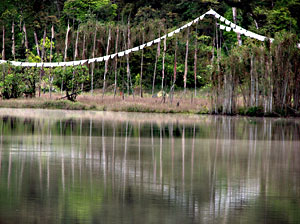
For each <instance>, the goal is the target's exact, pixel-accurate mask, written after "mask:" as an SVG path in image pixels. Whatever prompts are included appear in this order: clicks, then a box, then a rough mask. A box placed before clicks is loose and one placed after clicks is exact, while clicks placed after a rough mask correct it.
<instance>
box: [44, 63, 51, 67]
mask: <svg viewBox="0 0 300 224" xmlns="http://www.w3.org/2000/svg"><path fill="white" fill-rule="evenodd" d="M51 64H52V63H44V67H45V68H49V67H51Z"/></svg>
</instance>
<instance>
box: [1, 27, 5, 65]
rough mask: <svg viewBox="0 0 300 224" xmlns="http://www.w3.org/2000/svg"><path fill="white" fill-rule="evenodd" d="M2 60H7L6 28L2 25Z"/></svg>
mask: <svg viewBox="0 0 300 224" xmlns="http://www.w3.org/2000/svg"><path fill="white" fill-rule="evenodd" d="M2 60H5V27H4V25H2Z"/></svg>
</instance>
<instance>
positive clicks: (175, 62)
mask: <svg viewBox="0 0 300 224" xmlns="http://www.w3.org/2000/svg"><path fill="white" fill-rule="evenodd" d="M177 47H178V43H177V36H176V41H175V53H174V73H173V75H174V76H173V84H172V87H171V91H170V92H171V95H170V101H171V104H172V102H173V97H174V88H175V82H176V76H177Z"/></svg>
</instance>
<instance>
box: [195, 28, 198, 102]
mask: <svg viewBox="0 0 300 224" xmlns="http://www.w3.org/2000/svg"><path fill="white" fill-rule="evenodd" d="M197 35H198V24H197V26H196V39H195V54H194V82H195V97H196V96H197V55H198V39H197Z"/></svg>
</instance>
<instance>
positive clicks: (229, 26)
mask: <svg viewBox="0 0 300 224" xmlns="http://www.w3.org/2000/svg"><path fill="white" fill-rule="evenodd" d="M206 15H212V16H214V17H215V18H216V19H218V20H219V21H220V22H222V23H225V24H226V25H227V26H225V25H221V24H218V25H219V28H220V29H221V30H225V31H227V32H230V31H233V32H236V33H240V34H243V35H245V36H247V37H251V38H254V39H256V40H259V41H265V40H267V39H269V40H270V42H273V41H274V39H273V38H267V37H265V36H262V35H260V34H257V33H254V32H251V31H249V30H246V29H244V28H242V27H240V26H238V25H236V24H235V23H233V22H231V21H229V20H228V19H226V18H224V17H223V16H221V15H220V14H218V13H217V12H216V11H214V10H212V9H210V10H209V11H208V12H206V13H204V14H203V15H201V16H200V17H198V18H196V19H194V20H193V21H191V22H189V23H187V24H185V25H183V26H181V27H180V28H178V29H176V30H174V31H172V32H170V33H168V34H166V35H164V36H162V37H160V38H157V39H155V40H152V41H149V42H147V43H145V44H141V45H140V46H137V47H134V48H131V49H127V50H125V51H121V52H118V53H114V54H110V55H106V56H102V57H97V58H91V59H86V60H78V61H69V62H51V63H47V62H45V63H34V62H19V61H7V60H0V64H2V63H10V64H12V65H13V66H21V67H65V66H78V65H83V64H86V63H88V64H90V63H94V62H102V61H107V60H109V59H114V58H115V57H123V56H125V55H128V54H130V53H131V52H137V51H140V50H143V49H144V48H147V47H151V46H152V45H153V44H157V43H159V42H160V41H162V40H164V39H166V38H168V37H172V36H174V34H177V33H180V32H181V31H182V30H184V29H186V28H188V27H190V26H192V25H193V24H194V23H198V22H199V20H203V19H204V17H205V16H206ZM297 47H298V48H300V43H299V44H297Z"/></svg>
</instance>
